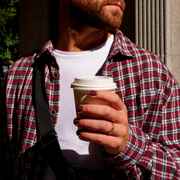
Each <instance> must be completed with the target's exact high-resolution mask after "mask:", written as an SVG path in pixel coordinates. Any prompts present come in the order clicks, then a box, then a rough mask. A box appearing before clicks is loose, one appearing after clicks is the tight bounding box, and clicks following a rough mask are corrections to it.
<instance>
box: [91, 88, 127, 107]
mask: <svg viewBox="0 0 180 180" xmlns="http://www.w3.org/2000/svg"><path fill="white" fill-rule="evenodd" d="M90 95H91V97H92V98H94V99H98V100H101V101H105V102H107V103H108V104H109V105H110V106H111V107H113V108H114V109H116V110H126V106H125V105H124V103H123V102H122V100H121V99H120V97H119V96H118V95H117V94H115V93H113V92H109V91H90Z"/></svg>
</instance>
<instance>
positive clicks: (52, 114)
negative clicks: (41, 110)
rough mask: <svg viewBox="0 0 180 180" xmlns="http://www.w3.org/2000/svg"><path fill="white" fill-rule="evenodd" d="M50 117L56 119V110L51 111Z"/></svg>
mask: <svg viewBox="0 0 180 180" xmlns="http://www.w3.org/2000/svg"><path fill="white" fill-rule="evenodd" d="M50 115H51V116H53V117H54V116H55V115H56V110H54V109H53V110H51V111H50Z"/></svg>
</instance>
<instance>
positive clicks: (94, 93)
mask: <svg viewBox="0 0 180 180" xmlns="http://www.w3.org/2000/svg"><path fill="white" fill-rule="evenodd" d="M90 95H91V96H97V95H98V92H97V91H94V90H92V91H90Z"/></svg>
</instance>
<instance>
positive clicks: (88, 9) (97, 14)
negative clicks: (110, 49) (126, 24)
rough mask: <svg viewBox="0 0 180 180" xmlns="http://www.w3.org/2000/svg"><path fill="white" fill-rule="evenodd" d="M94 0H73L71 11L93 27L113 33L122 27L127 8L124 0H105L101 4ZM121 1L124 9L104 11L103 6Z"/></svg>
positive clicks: (77, 18) (75, 17) (80, 20)
mask: <svg viewBox="0 0 180 180" xmlns="http://www.w3.org/2000/svg"><path fill="white" fill-rule="evenodd" d="M93 1H94V0H71V5H70V13H71V16H72V17H73V18H74V19H76V20H77V21H79V22H81V23H83V24H86V25H89V26H91V27H94V28H97V29H102V30H106V31H108V32H111V33H113V32H114V31H115V30H116V29H117V28H119V27H120V25H121V23H122V18H123V12H124V9H125V2H124V0H104V2H103V3H102V4H101V5H99V4H98V0H96V1H97V2H93ZM118 2H121V4H122V10H121V11H119V10H113V11H112V12H111V14H107V13H105V12H103V7H104V6H105V5H107V4H110V3H118Z"/></svg>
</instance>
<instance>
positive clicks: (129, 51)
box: [36, 29, 134, 60]
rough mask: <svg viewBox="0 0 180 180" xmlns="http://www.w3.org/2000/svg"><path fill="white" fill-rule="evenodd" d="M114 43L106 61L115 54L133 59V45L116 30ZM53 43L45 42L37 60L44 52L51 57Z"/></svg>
mask: <svg viewBox="0 0 180 180" xmlns="http://www.w3.org/2000/svg"><path fill="white" fill-rule="evenodd" d="M114 37H115V38H114V42H113V44H112V47H111V51H110V54H109V56H108V60H109V59H112V58H113V57H114V56H115V55H116V54H118V53H121V54H122V55H124V56H128V57H133V56H134V51H133V46H134V44H133V43H132V42H131V41H130V40H129V39H128V38H127V37H125V36H124V35H123V33H122V32H121V31H120V30H119V29H117V30H116V32H115V33H114ZM53 49H54V47H53V43H52V41H51V40H49V41H48V42H46V43H45V44H44V46H43V47H42V49H41V51H40V52H39V53H38V54H37V56H36V57H37V58H38V57H40V56H41V55H42V54H43V53H44V52H46V53H48V54H49V55H52V56H53V57H54V55H53Z"/></svg>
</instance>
